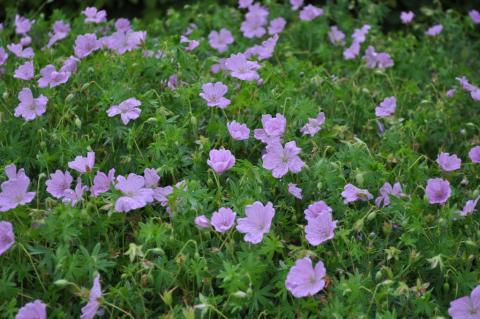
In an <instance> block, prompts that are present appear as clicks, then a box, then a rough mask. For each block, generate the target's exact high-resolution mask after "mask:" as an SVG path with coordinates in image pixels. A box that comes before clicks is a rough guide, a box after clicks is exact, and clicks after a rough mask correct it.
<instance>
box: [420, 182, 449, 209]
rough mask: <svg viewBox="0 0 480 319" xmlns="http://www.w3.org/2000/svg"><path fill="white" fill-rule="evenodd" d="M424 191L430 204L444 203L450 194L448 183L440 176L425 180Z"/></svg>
mask: <svg viewBox="0 0 480 319" xmlns="http://www.w3.org/2000/svg"><path fill="white" fill-rule="evenodd" d="M425 193H426V195H427V197H428V201H429V202H430V204H441V205H443V204H445V203H446V202H447V200H448V198H449V197H450V195H451V194H452V190H451V188H450V183H449V182H448V181H447V180H443V179H441V178H431V179H429V180H428V181H427V187H426V189H425Z"/></svg>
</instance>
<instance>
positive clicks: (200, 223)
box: [195, 215, 233, 229]
mask: <svg viewBox="0 0 480 319" xmlns="http://www.w3.org/2000/svg"><path fill="white" fill-rule="evenodd" d="M195 225H196V226H197V227H198V228H200V229H205V228H208V227H210V220H208V217H207V216H205V215H200V216H197V217H195ZM232 225H233V223H232Z"/></svg>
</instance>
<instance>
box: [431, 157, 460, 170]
mask: <svg viewBox="0 0 480 319" xmlns="http://www.w3.org/2000/svg"><path fill="white" fill-rule="evenodd" d="M437 163H438V165H439V166H440V168H441V169H442V170H443V171H445V172H451V171H455V170H457V169H460V166H461V165H462V160H461V159H460V158H458V156H457V155H455V154H453V155H450V154H449V153H440V154H438V157H437Z"/></svg>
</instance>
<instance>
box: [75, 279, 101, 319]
mask: <svg viewBox="0 0 480 319" xmlns="http://www.w3.org/2000/svg"><path fill="white" fill-rule="evenodd" d="M102 295H103V294H102V287H101V286H100V275H97V276H96V277H95V279H94V280H93V286H92V289H90V296H89V298H88V303H87V304H86V305H85V306H83V307H82V315H81V316H80V319H93V318H94V317H95V315H96V314H97V311H98V308H99V307H100V298H102Z"/></svg>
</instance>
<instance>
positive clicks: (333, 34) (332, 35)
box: [328, 25, 345, 45]
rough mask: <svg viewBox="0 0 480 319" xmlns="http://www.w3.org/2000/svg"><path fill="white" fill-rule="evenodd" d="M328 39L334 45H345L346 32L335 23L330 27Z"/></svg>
mask: <svg viewBox="0 0 480 319" xmlns="http://www.w3.org/2000/svg"><path fill="white" fill-rule="evenodd" d="M328 39H329V40H330V42H331V43H332V44H333V45H344V44H345V33H343V32H342V31H340V30H339V29H338V27H337V26H336V25H333V26H331V27H330V32H328Z"/></svg>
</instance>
